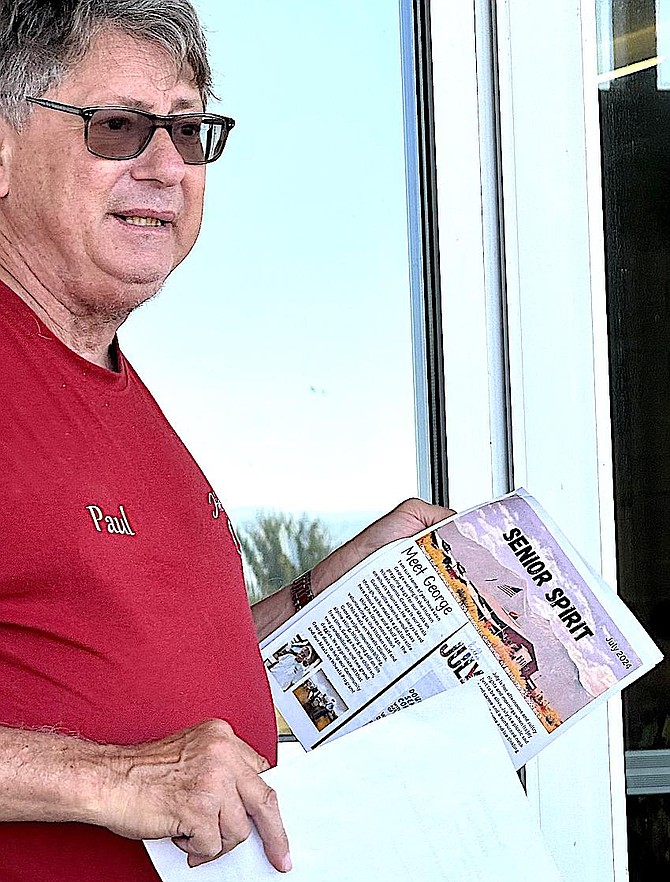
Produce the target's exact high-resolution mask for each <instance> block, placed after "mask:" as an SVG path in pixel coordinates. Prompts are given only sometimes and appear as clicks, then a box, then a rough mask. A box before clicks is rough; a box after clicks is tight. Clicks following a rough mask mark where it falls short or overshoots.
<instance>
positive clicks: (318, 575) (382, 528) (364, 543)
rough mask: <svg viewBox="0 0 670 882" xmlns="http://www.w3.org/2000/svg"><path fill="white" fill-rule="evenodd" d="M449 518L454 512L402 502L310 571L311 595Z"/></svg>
mask: <svg viewBox="0 0 670 882" xmlns="http://www.w3.org/2000/svg"><path fill="white" fill-rule="evenodd" d="M453 514H455V512H453V511H452V510H451V509H450V508H443V507H442V506H440V505H431V504H430V503H428V502H424V501H423V499H406V500H405V501H404V502H401V503H400V505H398V506H397V507H396V508H394V509H393V511H391V512H389V513H388V514H386V515H384V517H381V518H379V520H377V521H375V522H374V523H373V524H370V526H369V527H366V528H365V530H363V531H362V532H361V533H359V534H358V535H357V536H354V538H353V539H350V540H349V542H347V543H346V544H345V545H343V546H342V547H341V548H337V549H336V550H335V551H333V553H332V554H329V555H328V557H326V558H324V560H322V561H321V563H318V564H317V565H316V566H315V567H314V569H313V570H312V589H313V591H314V593H315V594H318V593H319V591H323V589H324V588H327V587H328V585H332V583H333V582H335V581H336V580H337V579H339V578H340V576H343V575H344V574H345V573H346V572H348V571H349V570H350V569H352V568H353V567H355V566H356V564H358V563H360V562H361V561H362V560H363V559H364V558H366V557H367V556H368V555H369V554H372V552H373V551H377V549H379V548H381V547H382V546H383V545H388V543H389V542H393V540H394V539H404V538H406V537H408V536H414V535H415V534H416V533H419V532H420V531H421V530H425V529H426V527H431V526H432V525H433V524H437V523H438V522H439V521H443V520H444V519H445V518H448V517H450V516H451V515H453Z"/></svg>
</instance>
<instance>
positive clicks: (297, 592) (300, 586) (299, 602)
mask: <svg viewBox="0 0 670 882" xmlns="http://www.w3.org/2000/svg"><path fill="white" fill-rule="evenodd" d="M291 600H292V601H293V606H294V607H295V611H296V612H299V611H300V610H301V609H302V608H303V607H304V606H307V604H308V603H309V602H310V600H314V593H313V591H312V571H311V570H307V572H306V573H303V574H302V576H298V578H297V579H294V580H293V581H292V582H291Z"/></svg>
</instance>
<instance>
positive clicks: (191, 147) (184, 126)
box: [172, 117, 226, 165]
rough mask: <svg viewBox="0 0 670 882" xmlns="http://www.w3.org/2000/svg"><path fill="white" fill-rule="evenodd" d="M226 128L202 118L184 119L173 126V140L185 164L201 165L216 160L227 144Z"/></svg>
mask: <svg viewBox="0 0 670 882" xmlns="http://www.w3.org/2000/svg"><path fill="white" fill-rule="evenodd" d="M225 134H226V130H225V127H224V126H222V125H220V124H218V123H215V122H209V121H207V120H203V119H202V118H201V117H192V118H188V117H183V118H182V119H180V120H179V122H175V123H173V125H172V140H173V141H174V145H175V147H176V148H177V150H178V151H179V153H180V154H181V157H182V159H183V160H184V162H186V163H188V164H190V165H199V164H201V163H203V162H211V161H212V160H213V159H216V158H217V157H218V156H219V155H220V153H221V151H222V150H223V145H224V144H225Z"/></svg>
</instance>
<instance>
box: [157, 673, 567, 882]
mask: <svg viewBox="0 0 670 882" xmlns="http://www.w3.org/2000/svg"><path fill="white" fill-rule="evenodd" d="M263 777H264V778H265V780H266V781H267V782H268V784H270V785H271V786H272V787H274V789H275V790H276V791H277V794H278V796H279V804H280V809H281V812H282V817H283V819H284V823H285V826H286V830H287V832H288V836H289V840H290V844H291V857H292V859H293V870H292V871H291V872H290V873H289V874H288V875H287V876H286V877H285V878H286V882H342V880H347V882H356V880H361V882H370V880H375V882H377V880H378V882H382V880H383V882H407V880H408V879H409V880H413V882H433V880H434V882H438V880H439V882H452V880H453V882H482V880H486V882H518V880H519V879H521V878H523V879H524V880H526V882H533V880H537V882H560V877H559V874H558V871H557V869H556V866H555V864H554V863H553V861H552V859H551V857H550V856H549V853H548V850H547V847H546V845H545V843H544V840H543V839H542V835H541V833H540V830H539V828H538V826H537V823H536V821H535V819H534V817H533V815H532V813H531V810H530V806H529V804H528V802H527V799H526V796H525V794H524V792H523V789H522V787H521V784H520V782H519V779H518V778H517V775H516V773H515V772H514V769H513V766H512V764H511V763H510V760H509V758H508V756H507V753H506V750H505V747H504V745H503V742H502V741H501V739H500V736H499V734H498V730H497V728H496V726H495V724H494V723H493V721H492V719H491V716H490V714H489V711H488V708H487V705H486V702H485V700H484V698H483V697H482V696H481V694H480V692H479V690H478V689H477V687H476V686H475V685H474V684H470V685H466V686H464V687H463V688H462V689H452V690H449V691H447V692H443V693H441V694H439V695H436V696H434V697H433V698H431V699H429V700H427V701H423V702H421V703H420V704H418V705H416V706H414V707H412V708H408V709H407V710H405V711H403V712H402V713H399V714H394V715H393V716H390V717H386V718H384V719H381V720H378V721H376V722H374V723H371V724H369V725H368V726H364V727H363V728H361V729H358V730H357V731H355V732H352V733H350V734H348V735H346V736H345V737H343V738H340V739H338V740H336V741H334V742H332V743H331V744H326V745H323V746H322V747H320V748H319V749H318V750H315V751H313V752H311V753H308V754H305V755H304V756H301V757H299V758H298V759H296V760H294V761H292V762H289V763H286V764H285V765H282V766H279V767H277V768H276V769H272V770H270V771H269V772H266V773H264V775H263ZM145 845H146V847H147V850H148V851H149V854H150V856H151V858H152V860H153V862H154V864H155V866H156V869H157V871H158V873H159V874H160V876H161V878H162V879H163V880H164V882H210V880H211V882H214V880H217V882H221V880H236V882H263V880H272V882H277V880H278V879H280V878H282V876H283V874H281V873H278V872H277V871H276V870H274V869H273V867H272V866H271V865H270V864H269V862H268V861H267V859H266V857H265V855H264V853H263V850H262V845H261V843H260V840H259V838H258V835H257V834H256V832H255V831H254V833H253V834H252V836H251V837H250V838H249V839H248V840H247V841H246V842H244V843H242V844H241V845H239V846H238V847H237V848H235V849H234V850H233V851H232V852H230V853H229V854H227V855H224V856H222V857H221V858H219V859H218V860H216V861H213V862H211V863H209V864H204V865H202V866H200V867H196V868H193V869H191V868H189V867H188V865H187V863H186V856H185V855H184V853H183V852H181V851H180V850H179V849H178V848H177V847H176V846H175V845H173V844H172V842H171V841H170V840H159V841H154V842H146V843H145Z"/></svg>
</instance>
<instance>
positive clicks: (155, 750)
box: [99, 720, 291, 872]
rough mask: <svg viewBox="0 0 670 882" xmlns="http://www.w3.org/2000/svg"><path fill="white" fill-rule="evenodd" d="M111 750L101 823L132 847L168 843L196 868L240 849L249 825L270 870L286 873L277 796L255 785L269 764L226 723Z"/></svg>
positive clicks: (286, 854) (287, 858)
mask: <svg viewBox="0 0 670 882" xmlns="http://www.w3.org/2000/svg"><path fill="white" fill-rule="evenodd" d="M114 750H115V751H116V756H115V757H114V759H113V762H112V767H113V773H112V778H111V781H109V782H108V786H107V787H106V788H105V792H104V794H103V798H102V809H101V811H102V818H101V820H100V821H99V823H102V824H104V826H106V827H108V828H109V829H110V830H112V831H113V832H115V833H118V834H120V835H121V836H126V837H129V838H131V839H161V838H164V837H168V836H169V837H171V838H172V840H173V842H174V843H175V844H176V845H178V846H179V848H181V849H182V850H183V851H185V852H186V853H187V854H188V863H189V866H191V867H194V866H197V865H198V864H203V863H206V862H207V861H210V860H213V859H214V858H216V857H218V856H219V855H221V854H225V853H226V852H229V851H231V850H232V849H233V848H235V846H236V845H239V843H240V842H243V841H244V840H245V839H246V838H247V837H248V836H249V834H250V832H251V821H252V820H253V822H254V824H255V825H256V829H257V830H258V833H259V835H260V837H261V840H262V842H263V847H264V849H265V854H266V855H267V858H268V860H269V861H270V863H271V864H272V866H273V867H275V868H276V869H277V870H280V871H282V872H286V871H287V870H290V869H291V859H290V856H289V849H288V839H287V836H286V832H285V831H284V826H283V824H282V820H281V817H280V814H279V808H278V804H277V796H276V794H275V792H274V790H272V789H271V788H270V787H268V786H267V784H265V782H264V781H263V780H262V778H260V777H259V772H263V771H265V770H266V769H268V768H269V763H268V762H267V760H265V759H264V758H263V757H262V756H259V754H257V753H256V752H255V751H254V750H253V749H252V748H251V747H250V746H249V745H248V744H246V743H245V742H244V741H242V740H241V739H239V738H238V737H237V736H236V735H235V733H234V732H233V730H232V728H231V727H230V726H229V725H228V723H225V722H224V721H223V720H208V721H207V722H204V723H201V724H200V725H198V726H194V727H193V728H191V729H184V730H183V731H181V732H177V733H176V734H174V735H170V736H168V737H167V738H163V739H162V740H161V741H152V742H148V743H146V744H139V745H135V746H132V747H128V748H114Z"/></svg>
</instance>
